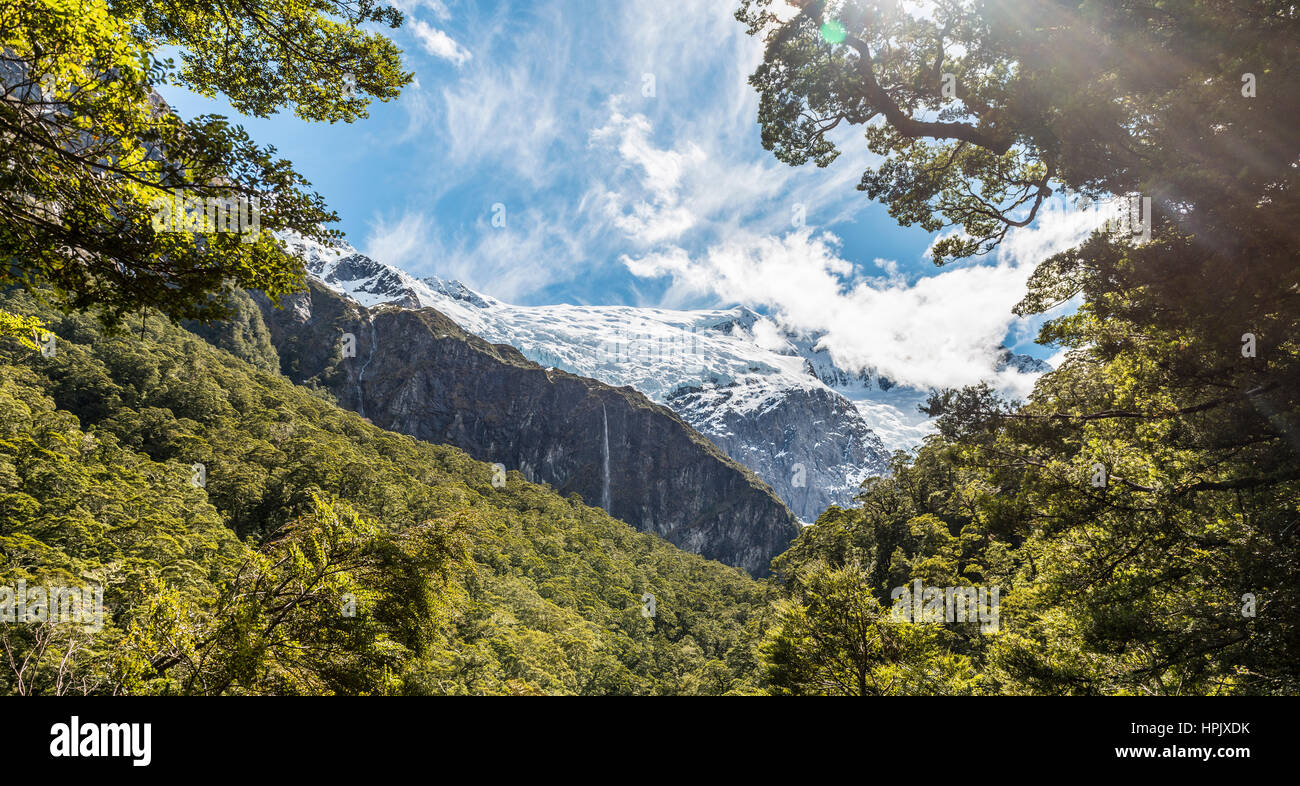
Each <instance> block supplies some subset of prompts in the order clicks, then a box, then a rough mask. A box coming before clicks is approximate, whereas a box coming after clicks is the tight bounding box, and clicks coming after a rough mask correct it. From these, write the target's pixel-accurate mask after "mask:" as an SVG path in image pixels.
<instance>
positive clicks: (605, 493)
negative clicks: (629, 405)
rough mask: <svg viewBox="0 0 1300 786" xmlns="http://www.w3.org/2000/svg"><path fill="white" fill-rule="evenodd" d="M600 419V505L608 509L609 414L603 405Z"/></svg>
mask: <svg viewBox="0 0 1300 786" xmlns="http://www.w3.org/2000/svg"><path fill="white" fill-rule="evenodd" d="M600 419H601V420H602V421H603V422H604V424H605V447H604V451H603V457H604V461H605V489H604V490H603V491H602V492H601V494H600V506H601V507H602V508H604V509H605V510H606V511H609V508H610V505H609V414H608V413H606V412H605V405H604V404H601V405H600Z"/></svg>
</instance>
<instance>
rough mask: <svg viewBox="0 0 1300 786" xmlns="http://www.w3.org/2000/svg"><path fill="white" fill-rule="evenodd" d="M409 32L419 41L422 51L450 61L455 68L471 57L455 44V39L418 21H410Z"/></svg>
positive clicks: (466, 51)
mask: <svg viewBox="0 0 1300 786" xmlns="http://www.w3.org/2000/svg"><path fill="white" fill-rule="evenodd" d="M411 32H412V33H414V34H415V37H416V38H418V39H419V41H420V46H421V47H422V48H423V49H424V51H426V52H428V53H429V54H431V55H433V56H434V57H441V58H443V59H444V60H450V61H451V62H452V63H454V64H455V65H456V66H457V67H460V66H463V65H465V63H467V62H469V60H470V58H471V57H472V55H471V54H470V53H469V50H468V49H466V48H465V47H463V46H461V45H460V44H458V43H456V39H454V38H452V37H451V36H449V35H447V34H446V33H444V32H443V31H441V30H439V29H438V28H436V27H434V26H433V25H431V24H429V23H428V22H425V21H422V20H420V19H412V20H411Z"/></svg>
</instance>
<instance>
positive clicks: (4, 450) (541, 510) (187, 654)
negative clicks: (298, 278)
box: [0, 296, 765, 694]
mask: <svg viewBox="0 0 1300 786" xmlns="http://www.w3.org/2000/svg"><path fill="white" fill-rule="evenodd" d="M0 307H3V308H5V309H6V310H9V311H10V312H11V313H21V314H25V315H34V316H38V317H40V318H42V319H43V320H45V321H46V323H47V325H48V326H49V327H50V329H51V330H52V332H53V333H54V334H55V335H56V336H57V338H56V344H55V347H56V349H55V352H54V355H53V357H45V356H43V355H42V353H41V352H39V351H36V350H34V349H32V348H31V347H29V346H23V345H21V344H20V343H19V342H18V341H16V340H5V343H4V346H3V349H2V350H0V353H2V354H0V555H2V559H0V582H2V583H5V584H7V585H15V584H16V583H17V582H18V581H19V580H25V581H26V582H27V583H28V584H30V585H38V584H39V585H47V586H80V585H86V584H102V585H103V586H104V587H105V590H104V603H105V605H106V607H107V613H106V616H105V621H104V627H103V630H102V631H100V632H98V633H94V634H92V633H90V632H89V631H88V630H87V629H86V628H84V627H82V626H79V625H68V624H59V625H53V624H50V625H4V626H0V636H3V644H4V646H5V649H6V652H7V653H8V654H9V655H11V656H12V657H13V658H14V660H9V661H8V663H7V664H6V665H5V668H3V669H0V685H3V691H4V692H7V693H8V692H19V693H33V694H48V693H57V692H62V693H67V692H76V693H81V692H91V693H202V694H216V693H248V692H256V693H279V694H283V693H415V694H419V693H440V694H446V693H453V694H454V693H521V694H522V693H579V694H582V693H643V694H644V693H725V692H748V691H752V690H755V689H756V687H757V685H756V682H755V680H754V673H755V651H754V646H753V634H752V629H753V628H754V627H755V626H756V625H757V624H758V621H759V619H760V617H761V615H762V610H763V608H764V606H765V597H764V588H763V586H762V585H760V584H758V583H756V582H754V581H753V580H751V579H750V578H749V577H748V576H747V575H745V574H744V573H742V572H741V571H739V570H737V569H733V568H728V567H726V566H723V565H720V564H718V563H714V562H709V561H706V560H705V559H703V558H701V557H697V556H695V555H691V554H687V553H685V552H682V551H679V550H678V549H676V548H675V547H673V546H671V545H669V544H667V543H666V542H664V541H662V540H660V539H658V538H656V537H653V536H650V535H645V534H641V533H637V532H635V531H634V530H633V529H632V528H631V527H628V526H627V525H625V524H623V523H621V522H619V521H616V520H614V519H612V518H610V517H609V516H608V515H607V514H606V513H604V512H603V511H601V510H599V509H596V508H592V507H588V506H586V505H584V504H582V501H581V500H580V499H579V498H577V497H576V496H570V497H569V498H567V499H565V498H561V497H560V496H558V495H557V494H555V493H554V492H552V491H551V490H550V489H549V488H547V487H544V486H537V485H533V484H530V483H526V482H524V481H523V480H522V478H520V477H519V476H518V474H516V473H510V474H509V476H508V478H507V479H506V482H505V484H504V487H503V488H497V487H494V485H493V483H492V479H493V478H492V468H491V466H490V465H488V464H482V463H479V462H476V461H472V460H470V459H469V458H468V457H467V456H466V455H465V454H464V453H462V452H461V451H459V450H456V449H454V448H449V447H441V446H435V445H429V444H426V443H423V442H420V441H418V440H416V439H414V438H411V437H408V436H403V435H398V434H394V433H390V432H386V431H383V430H381V429H379V428H376V427H374V426H371V425H369V424H368V423H366V422H364V421H363V420H362V419H361V418H360V417H358V416H357V415H355V414H352V413H349V412H345V411H343V410H340V409H339V408H338V407H337V406H335V405H334V404H333V403H331V402H330V401H329V400H327V398H326V397H325V396H323V395H320V394H314V393H312V392H309V391H308V390H306V389H303V388H299V387H295V386H294V385H292V384H290V383H289V382H288V381H287V380H285V379H284V378H282V377H280V376H278V375H277V374H273V373H269V372H267V371H265V370H262V369H259V368H257V367H256V366H254V365H251V364H249V363H247V362H245V361H243V360H240V359H237V358H236V357H234V356H232V355H230V354H229V353H227V352H225V351H222V350H218V349H215V348H213V347H212V346H210V345H209V344H207V343H205V342H204V341H203V340H202V339H200V338H198V337H196V336H195V335H193V334H191V333H187V332H186V331H184V330H182V329H180V328H179V327H176V326H173V325H171V324H169V323H167V322H165V321H164V320H162V319H157V318H152V317H151V318H149V319H147V320H145V322H144V323H143V324H142V325H140V324H137V325H135V326H134V327H133V328H132V329H130V330H127V331H118V332H113V333H110V332H106V331H105V330H104V329H103V328H102V327H101V326H100V325H99V323H98V322H96V321H95V320H93V319H92V318H89V317H84V316H66V315H60V314H58V313H56V312H54V311H52V310H49V309H46V308H42V307H38V306H37V305H36V304H35V303H34V302H33V301H31V300H30V299H28V298H26V297H25V296H17V297H15V296H8V297H5V298H4V300H3V302H2V303H0ZM254 313H255V312H254ZM254 354H255V353H254ZM195 464H202V465H203V477H202V479H201V481H202V487H200V486H199V485H196V481H197V480H199V479H197V478H195V470H194V465H195ZM647 594H649V595H653V601H650V600H648V599H645V600H643V596H645V595H647ZM651 609H652V610H653V616H650V611H651ZM349 614H351V616H349ZM15 664H16V665H15Z"/></svg>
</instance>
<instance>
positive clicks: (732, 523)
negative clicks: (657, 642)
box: [258, 282, 798, 575]
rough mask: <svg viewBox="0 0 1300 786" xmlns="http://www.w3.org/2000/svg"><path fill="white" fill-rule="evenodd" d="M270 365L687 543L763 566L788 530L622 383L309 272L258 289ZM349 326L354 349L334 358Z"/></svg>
mask: <svg viewBox="0 0 1300 786" xmlns="http://www.w3.org/2000/svg"><path fill="white" fill-rule="evenodd" d="M258 302H259V305H261V306H262V311H263V316H264V319H265V321H266V323H267V325H268V327H269V328H270V331H271V336H272V341H273V343H274V344H275V345H276V347H277V348H278V349H279V352H280V357H281V367H282V370H283V372H284V373H285V374H286V375H287V376H289V377H290V378H292V379H294V380H295V381H298V382H313V381H314V382H316V383H318V384H321V385H323V386H324V387H326V388H327V389H329V390H330V391H332V392H333V393H334V394H335V395H336V396H337V397H338V399H339V401H340V403H341V404H342V405H343V406H345V407H349V408H351V409H353V410H355V411H356V412H358V413H359V414H362V415H363V416H364V417H367V418H369V419H370V420H371V422H373V423H375V424H376V425H378V426H381V427H383V428H387V429H390V430H393V431H399V432H402V433H406V434H410V435H412V436H414V437H417V438H420V439H424V440H428V441H430V442H439V443H446V444H451V445H455V446H457V447H459V448H462V449H463V450H465V451H466V452H468V453H469V454H470V455H472V456H474V458H476V459H479V460H481V461H486V462H492V463H500V464H503V465H505V467H506V468H507V469H513V470H518V471H519V472H520V473H521V474H523V476H524V477H526V478H528V479H529V480H532V481H535V482H545V483H549V484H551V485H552V486H554V487H555V488H556V489H558V490H559V491H560V492H561V493H570V492H576V493H578V494H580V495H581V496H582V498H583V500H585V501H586V502H587V503H588V504H593V505H595V504H599V505H601V506H602V507H604V508H606V509H607V510H608V511H609V512H610V513H611V514H613V515H614V516H616V517H618V518H620V519H622V520H624V521H626V522H628V523H630V524H632V525H633V526H635V527H637V528H639V529H642V530H644V531H647V532H652V533H655V534H657V535H660V536H661V537H663V538H665V539H667V540H668V541H670V542H672V543H674V544H676V545H677V546H679V547H681V548H683V549H686V550H688V551H692V552H696V553H698V554H702V555H704V556H706V557H710V558H712V559H717V560H719V561H721V562H725V563H727V564H730V565H736V566H739V567H742V568H744V569H746V570H748V571H750V572H751V573H753V574H755V575H765V574H766V573H767V568H768V562H769V560H770V559H771V558H772V557H773V556H775V555H776V554H778V553H780V552H781V551H783V550H784V549H785V548H786V546H787V545H788V543H789V542H790V540H791V539H793V538H794V536H795V535H796V534H797V532H798V524H797V522H796V520H795V518H794V516H793V515H792V514H791V513H790V511H789V510H788V509H787V508H786V507H785V506H784V505H783V504H782V503H781V501H780V500H779V499H778V498H777V497H776V496H775V495H774V494H773V493H772V490H771V489H769V488H768V487H767V486H765V485H764V484H763V483H762V482H761V481H759V480H758V478H756V477H755V476H754V475H753V473H751V472H750V471H748V470H747V469H745V468H744V467H742V466H740V465H739V464H737V463H736V462H735V461H732V460H731V459H729V458H727V457H726V456H725V455H724V454H723V453H722V452H721V451H719V450H718V448H717V447H715V446H714V445H712V444H711V443H709V441H708V440H706V439H704V438H703V437H701V436H700V435H699V434H698V433H696V432H695V431H694V430H693V429H692V428H691V427H690V426H689V425H687V424H686V423H685V422H684V421H682V419H681V418H679V417H678V416H677V415H676V414H674V413H673V412H672V411H671V410H669V409H667V408H666V407H662V406H659V405H657V404H654V403H653V402H651V401H650V400H649V399H647V398H646V397H645V396H644V395H642V394H640V393H638V392H636V391H635V390H633V389H631V388H627V387H624V388H614V387H611V386H608V385H605V384H602V383H600V382H597V381H595V380H592V379H587V378H584V377H579V376H575V375H572V374H569V373H566V372H563V371H557V370H554V369H552V370H545V369H543V368H541V367H540V366H537V365H536V364H534V363H532V362H530V361H528V360H527V359H525V358H524V356H523V355H521V354H520V353H519V352H518V351H517V350H515V349H514V348H513V347H510V346H508V345H503V344H489V343H487V342H486V341H483V340H482V339H479V338H478V337H476V336H473V335H471V334H469V333H466V332H464V331H463V330H461V329H460V328H459V327H458V326H457V325H456V324H455V323H454V322H452V321H451V320H450V319H448V318H447V317H445V316H443V315H442V314H441V313H439V312H438V311H435V310H433V309H429V308H425V309H419V310H413V309H401V308H393V307H388V306H381V307H378V308H374V309H367V308H365V307H363V306H360V305H358V304H356V303H355V302H352V301H347V300H344V299H343V298H341V297H340V296H338V295H336V294H335V293H333V292H331V291H328V290H327V289H325V288H324V287H321V286H320V285H318V284H316V283H315V282H313V283H312V285H311V289H310V291H309V292H308V293H305V294H302V295H296V296H292V297H290V298H286V300H285V302H284V303H282V304H281V305H282V307H281V308H278V309H277V308H275V307H273V306H272V305H271V304H270V303H269V302H268V301H266V299H265V298H262V297H259V298H258ZM344 334H351V336H352V337H353V339H354V342H355V356H354V357H344V354H345V353H344V351H343V346H344V342H343V336H344Z"/></svg>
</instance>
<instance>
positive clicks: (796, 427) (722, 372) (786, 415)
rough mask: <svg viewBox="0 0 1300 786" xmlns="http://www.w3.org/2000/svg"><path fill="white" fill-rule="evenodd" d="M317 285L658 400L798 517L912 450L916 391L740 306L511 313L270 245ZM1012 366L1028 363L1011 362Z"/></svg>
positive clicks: (918, 425) (300, 244) (460, 294)
mask: <svg viewBox="0 0 1300 786" xmlns="http://www.w3.org/2000/svg"><path fill="white" fill-rule="evenodd" d="M284 240H285V241H286V242H287V243H288V244H289V246H290V248H291V250H293V251H294V252H295V253H297V254H298V255H299V256H300V257H301V258H302V259H303V260H304V262H305V264H306V267H307V270H308V271H309V272H310V273H311V274H312V275H313V276H314V277H315V278H317V279H318V280H320V281H321V282H322V283H323V284H325V285H326V286H328V287H330V288H331V289H333V290H334V291H336V292H338V293H340V294H343V295H346V296H348V297H351V298H353V299H355V300H356V301H358V302H360V303H361V304H362V305H365V306H374V305H378V304H381V303H391V304H395V305H399V306H402V307H406V308H421V307H432V308H435V309H437V310H438V311H440V312H442V313H443V314H445V315H446V316H448V317H450V318H451V319H452V320H454V321H455V322H456V323H457V324H459V325H460V326H461V327H462V328H463V329H465V330H467V331H469V332H471V333H475V334H477V335H478V336H480V337H482V338H484V339H486V340H488V341H491V342H493V343H498V344H509V345H511V346H514V347H515V348H517V349H518V350H519V351H520V352H521V353H523V354H524V356H525V357H527V358H528V359H530V360H532V361H534V362H536V363H539V364H541V365H543V366H552V367H555V368H559V369H562V370H564V371H568V372H571V373H574V374H579V375H582V376H586V377H591V378H594V379H597V380H600V381H602V382H605V383H606V384H611V385H616V386H623V385H627V386H630V387H633V388H635V389H637V390H639V391H641V392H642V393H644V394H645V395H646V396H648V397H649V398H651V399H652V400H654V401H656V402H658V403H661V404H665V405H667V406H668V407H670V408H672V409H673V410H674V411H676V412H677V413H678V414H679V415H681V417H682V418H683V419H684V420H686V421H687V422H689V423H690V424H691V425H692V426H694V427H695V429H696V430H697V431H699V432H700V433H701V434H703V435H705V436H706V437H708V438H709V439H710V440H712V441H713V442H714V443H715V444H716V445H717V446H718V447H719V448H721V449H722V450H723V451H724V452H725V453H727V454H728V455H730V456H731V457H732V458H733V459H735V460H736V461H738V462H740V463H742V464H744V465H746V466H748V467H749V468H750V469H752V470H753V471H754V472H755V474H757V475H758V476H759V477H760V478H762V479H763V480H764V481H765V482H767V483H768V485H770V486H771V487H772V488H773V490H774V491H776V493H777V494H778V495H779V496H780V497H781V498H782V499H784V500H785V501H786V503H787V504H788V505H789V506H790V508H791V510H793V511H794V513H795V514H796V515H797V516H798V517H799V518H800V519H801V520H803V521H805V522H811V521H814V520H815V519H816V518H817V516H818V515H819V514H820V513H821V512H822V511H823V510H825V509H826V507H828V506H829V505H832V504H838V505H847V504H849V503H850V502H851V501H852V498H853V495H854V494H855V493H856V492H857V489H858V487H859V485H860V484H861V482H862V480H864V479H865V478H867V477H870V476H872V475H879V474H882V473H883V472H884V471H885V470H886V462H887V459H888V456H889V454H890V453H891V452H892V451H893V450H896V449H908V448H911V447H914V446H915V445H917V444H918V443H919V442H920V441H921V439H922V438H923V437H924V436H925V435H926V434H927V433H929V431H930V430H931V429H930V424H929V422H928V419H927V418H926V416H925V415H924V414H922V413H921V412H919V411H917V405H918V404H920V403H921V402H923V401H924V400H925V398H926V395H927V393H926V392H924V391H919V390H916V389H913V388H906V387H902V386H898V385H895V384H893V382H891V381H890V380H888V379H884V378H881V377H878V376H876V375H874V374H871V373H869V372H863V373H852V374H851V373H848V372H845V371H844V370H843V369H840V368H838V367H837V366H836V365H835V364H834V362H833V361H832V360H831V358H830V356H829V354H828V353H827V352H826V351H825V350H821V349H818V348H817V342H818V338H819V337H818V336H797V335H792V334H789V333H787V332H784V331H781V330H780V329H779V328H777V326H776V325H775V323H773V322H772V321H771V320H768V319H766V318H764V317H763V316H762V315H760V314H758V313H756V312H754V311H752V310H750V309H747V308H742V307H737V308H731V309H716V310H696V311H678V310H670V309H658V308H637V307H631V306H572V305H553V306H516V305H512V304H509V303H503V302H501V301H499V300H497V299H495V298H492V297H489V296H487V295H483V294H480V293H478V292H475V291H473V290H471V289H469V288H468V287H466V286H465V285H464V284H461V283H460V282H458V281H447V280H443V279H440V278H438V277H436V276H435V277H429V278H424V279H418V278H415V277H414V276H411V275H409V274H407V273H405V272H403V271H401V270H398V269H397V268H394V267H392V266H389V265H385V264H383V263H381V262H378V261H376V260H373V259H371V258H369V257H367V256H365V255H363V254H360V253H358V252H357V251H355V250H354V249H352V248H350V247H343V248H342V249H339V250H336V249H331V248H327V247H323V246H321V245H318V244H316V243H313V242H311V241H307V240H304V239H301V238H296V237H293V238H284ZM1007 355H1008V357H1007V358H1006V359H1005V362H1008V363H1014V364H1017V365H1020V366H1021V367H1022V368H1024V369H1025V370H1046V367H1045V366H1044V367H1042V368H1036V367H1035V365H1034V364H1040V361H1036V360H1033V359H1032V358H1027V357H1026V356H1023V355H1011V354H1010V353H1009V352H1008V353H1007Z"/></svg>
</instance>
